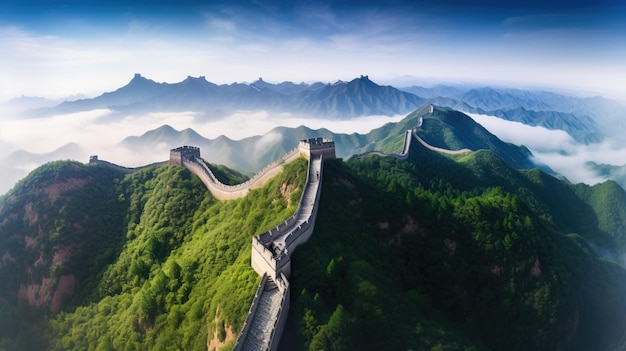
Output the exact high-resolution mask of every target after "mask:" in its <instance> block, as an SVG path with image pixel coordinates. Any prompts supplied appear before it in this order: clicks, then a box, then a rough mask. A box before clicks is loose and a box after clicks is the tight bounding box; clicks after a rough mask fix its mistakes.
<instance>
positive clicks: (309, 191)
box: [268, 158, 322, 252]
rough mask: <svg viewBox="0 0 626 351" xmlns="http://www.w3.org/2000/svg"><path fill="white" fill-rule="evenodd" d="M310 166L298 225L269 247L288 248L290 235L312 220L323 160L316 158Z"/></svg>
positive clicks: (281, 249)
mask: <svg viewBox="0 0 626 351" xmlns="http://www.w3.org/2000/svg"><path fill="white" fill-rule="evenodd" d="M310 162H311V164H310V165H309V177H310V179H309V181H308V182H307V184H306V187H305V188H304V191H303V193H302V198H301V199H300V208H299V210H298V218H297V219H296V223H295V224H294V225H293V227H292V230H289V231H287V232H285V233H284V234H283V235H281V236H279V237H277V238H276V239H274V241H273V243H271V244H269V245H268V246H272V247H274V248H277V249H278V250H279V251H281V252H282V251H283V250H284V249H285V248H286V243H285V241H286V240H287V237H289V235H290V234H292V233H293V232H294V231H295V230H296V229H297V228H298V226H300V225H302V224H304V223H305V222H307V221H308V220H309V219H310V218H311V214H312V212H313V207H314V206H315V201H316V200H317V188H318V187H319V182H320V179H319V178H320V177H321V176H322V175H321V174H320V171H321V167H322V160H321V159H320V158H316V159H313V160H311V161H310Z"/></svg>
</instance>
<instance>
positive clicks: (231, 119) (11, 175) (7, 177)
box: [0, 109, 404, 194]
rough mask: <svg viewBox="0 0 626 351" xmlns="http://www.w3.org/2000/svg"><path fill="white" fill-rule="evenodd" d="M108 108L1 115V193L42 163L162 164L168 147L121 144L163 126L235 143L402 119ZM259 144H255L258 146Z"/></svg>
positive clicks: (365, 128) (361, 129) (353, 129)
mask: <svg viewBox="0 0 626 351" xmlns="http://www.w3.org/2000/svg"><path fill="white" fill-rule="evenodd" d="M1 112H2V111H0V113H1ZM114 115H115V112H114V111H112V110H109V109H98V110H92V111H85V112H77V113H71V114H58V115H52V116H46V117H41V118H28V119H25V118H17V117H15V118H10V117H6V116H11V114H1V115H0V116H4V117H0V171H2V175H0V194H4V193H5V192H6V191H8V190H9V189H10V188H11V187H12V186H13V185H14V184H15V182H16V181H17V180H18V179H20V178H22V177H24V176H25V175H26V174H28V172H30V171H31V170H33V169H35V168H36V167H38V166H40V165H41V164H42V163H44V162H45V161H49V160H51V159H50V158H54V159H74V160H77V161H80V162H87V161H88V160H89V156H90V155H98V156H99V157H100V159H104V160H108V161H111V162H114V163H118V164H120V165H124V166H127V167H136V166H141V165H144V164H148V163H152V162H157V161H163V160H166V159H167V158H168V157H169V146H168V145H157V146H155V147H154V148H152V149H150V150H149V152H146V151H145V150H143V151H142V150H129V149H128V148H125V147H122V146H120V142H121V141H122V140H123V139H125V138H126V137H128V136H140V135H142V134H144V133H145V132H147V131H150V130H153V129H156V128H158V127H160V126H163V125H166V124H167V125H170V126H171V127H173V128H174V129H176V130H183V129H186V128H191V129H193V130H195V131H196V132H197V133H198V134H200V135H202V136H203V137H205V138H209V139H214V138H217V137H218V136H220V135H225V136H227V137H229V138H230V139H234V140H240V139H243V138H246V137H250V136H256V135H264V134H267V133H269V132H270V131H271V130H272V129H273V128H275V127H279V126H284V127H298V126H301V125H305V126H307V127H309V128H312V129H319V128H327V129H329V130H331V131H333V132H336V133H367V132H369V131H370V130H372V129H374V128H377V127H380V126H382V125H383V124H385V123H388V122H397V121H399V120H401V119H402V118H403V117H404V116H400V115H398V116H393V117H388V116H368V117H362V118H357V119H352V120H349V121H335V120H323V119H314V118H304V117H298V116H293V115H290V114H271V113H268V112H266V111H238V112H235V113H233V114H232V115H230V116H227V117H224V118H221V119H219V120H216V121H206V120H205V119H204V118H201V117H200V115H199V114H198V113H196V112H168V113H165V112H159V113H149V114H144V115H129V116H126V117H123V118H120V117H118V116H114ZM279 137H280V135H278V134H277V133H270V134H267V135H265V136H264V137H263V138H261V139H260V140H259V143H260V144H266V145H267V144H268V143H272V142H277V141H278V140H279V139H277V138H279ZM68 143H74V144H77V145H78V146H79V148H72V152H56V153H53V152H54V151H55V150H58V149H59V148H62V147H64V146H66V145H67V144H68ZM262 146H263V145H259V147H262ZM18 150H24V151H27V152H29V153H33V154H38V155H39V154H50V153H52V154H50V155H48V157H34V158H33V157H30V158H29V157H20V158H18V159H16V157H15V155H12V154H13V153H14V152H17V151H18Z"/></svg>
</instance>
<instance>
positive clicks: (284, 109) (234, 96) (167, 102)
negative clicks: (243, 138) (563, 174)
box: [14, 74, 626, 143]
mask: <svg viewBox="0 0 626 351" xmlns="http://www.w3.org/2000/svg"><path fill="white" fill-rule="evenodd" d="M16 103H17V102H14V104H16ZM427 103H432V104H435V105H439V106H445V107H451V108H454V109H457V110H460V111H464V112H472V113H480V114H487V115H493V116H498V117H500V118H504V119H507V120H511V121H518V122H522V123H524V124H529V125H532V126H543V127H546V128H548V129H560V130H564V131H566V132H568V133H569V134H570V135H571V136H572V137H573V138H574V139H576V140H578V141H580V142H583V143H596V142H600V141H602V140H603V139H604V137H605V136H612V137H615V136H616V135H617V134H616V132H615V129H616V127H617V129H618V130H620V131H623V130H626V122H624V119H623V118H622V117H623V116H624V115H626V107H625V106H624V105H622V104H620V103H618V102H616V101H613V100H609V99H605V98H602V97H576V96H571V95H563V94H558V93H554V92H546V91H526V90H518V89H506V88H502V89H496V88H491V87H478V88H469V87H465V86H460V87H454V86H435V87H432V88H424V87H417V86H413V87H408V88H401V89H398V88H395V87H392V86H382V85H378V84H376V83H375V82H373V81H372V80H370V79H369V77H368V76H361V77H359V78H355V79H353V80H351V81H349V82H344V81H337V82H335V83H332V84H331V83H319V82H318V83H312V84H306V83H300V84H295V83H292V82H282V83H278V84H273V83H269V82H266V81H264V80H263V79H262V78H259V79H258V80H257V81H255V82H253V83H249V84H244V83H232V84H222V85H217V84H214V83H211V82H209V81H207V80H206V78H205V77H204V76H200V77H197V78H195V77H187V79H185V80H183V81H182V82H179V83H157V82H155V81H153V80H151V79H148V78H145V77H143V76H141V75H140V74H135V76H134V77H133V78H132V79H131V81H130V82H129V83H128V84H127V85H125V86H123V87H121V88H119V89H117V90H115V91H112V92H107V93H104V94H102V95H100V96H97V97H94V98H90V99H78V100H74V101H65V102H63V103H61V104H58V105H56V106H55V107H52V108H49V107H44V108H39V109H33V110H31V111H28V112H26V113H25V116H31V117H33V116H45V115H50V114H62V113H72V112H78V111H88V110H94V109H102V108H108V109H111V110H113V111H115V114H114V116H118V117H121V116H127V115H129V114H130V115H136V114H145V113H149V112H163V111H170V112H171V111H194V112H198V113H199V114H198V118H199V119H201V120H216V119H220V118H222V117H224V116H227V115H230V114H232V113H233V112H235V111H240V110H245V111H257V110H264V111H268V112H270V113H288V114H292V115H294V116H308V117H316V118H322V119H335V120H347V119H352V118H355V117H360V116H369V115H383V116H392V115H404V114H407V113H410V112H411V111H414V110H415V109H417V108H419V107H420V106H422V105H424V104H427ZM109 118H111V117H109Z"/></svg>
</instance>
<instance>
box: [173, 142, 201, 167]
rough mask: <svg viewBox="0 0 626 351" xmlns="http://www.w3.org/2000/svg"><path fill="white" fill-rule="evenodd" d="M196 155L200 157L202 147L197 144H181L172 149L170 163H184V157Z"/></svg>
mask: <svg viewBox="0 0 626 351" xmlns="http://www.w3.org/2000/svg"><path fill="white" fill-rule="evenodd" d="M194 157H198V158H199V157H200V148H199V147H196V146H188V145H185V146H180V147H177V148H175V149H171V150H170V164H171V165H179V166H182V165H183V159H186V160H190V159H193V158H194Z"/></svg>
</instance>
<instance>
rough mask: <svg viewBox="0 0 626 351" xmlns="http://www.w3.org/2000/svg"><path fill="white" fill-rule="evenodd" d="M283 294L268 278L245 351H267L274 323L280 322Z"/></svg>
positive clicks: (246, 339) (246, 341)
mask: <svg viewBox="0 0 626 351" xmlns="http://www.w3.org/2000/svg"><path fill="white" fill-rule="evenodd" d="M281 299H282V293H281V291H280V290H279V289H278V286H277V285H276V283H275V282H274V280H272V278H268V279H267V282H266V283H265V287H264V288H263V293H262V294H261V297H259V304H258V307H257V311H256V313H255V314H254V318H253V319H252V324H251V326H250V331H249V332H248V334H247V336H246V338H245V340H244V344H243V345H242V347H241V349H242V350H245V351H258V350H265V349H266V348H267V346H268V345H269V344H270V341H271V338H272V330H273V329H274V323H275V322H276V320H278V313H279V312H280V302H281Z"/></svg>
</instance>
